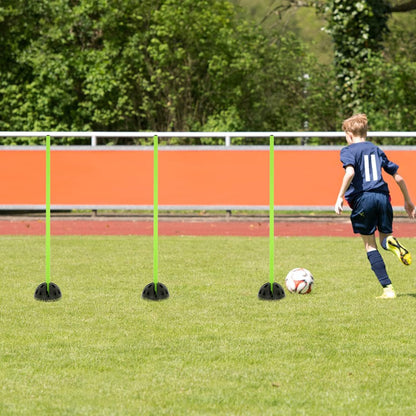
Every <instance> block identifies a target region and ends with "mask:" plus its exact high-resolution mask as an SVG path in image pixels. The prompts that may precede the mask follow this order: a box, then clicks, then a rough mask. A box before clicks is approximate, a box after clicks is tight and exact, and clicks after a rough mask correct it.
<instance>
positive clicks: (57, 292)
mask: <svg viewBox="0 0 416 416" xmlns="http://www.w3.org/2000/svg"><path fill="white" fill-rule="evenodd" d="M61 297H62V293H61V289H59V287H58V285H56V284H55V283H52V282H51V283H49V293H48V286H47V284H46V282H45V283H41V284H40V285H39V286H38V287H37V288H36V291H35V299H36V300H41V301H43V302H54V301H56V300H59V299H60V298H61Z"/></svg>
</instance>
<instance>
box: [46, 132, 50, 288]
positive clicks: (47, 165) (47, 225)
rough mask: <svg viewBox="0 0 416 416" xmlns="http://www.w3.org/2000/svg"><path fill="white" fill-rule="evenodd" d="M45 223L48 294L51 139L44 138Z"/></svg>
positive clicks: (47, 284)
mask: <svg viewBox="0 0 416 416" xmlns="http://www.w3.org/2000/svg"><path fill="white" fill-rule="evenodd" d="M45 195H46V197H45V204H46V223H45V228H46V230H45V263H46V265H45V266H46V267H45V274H46V276H45V281H46V290H47V292H48V294H49V284H50V282H51V137H50V136H46V192H45Z"/></svg>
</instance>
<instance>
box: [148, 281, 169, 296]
mask: <svg viewBox="0 0 416 416" xmlns="http://www.w3.org/2000/svg"><path fill="white" fill-rule="evenodd" d="M168 297H169V291H168V288H167V287H166V286H165V285H164V284H163V283H158V284H157V291H155V284H154V283H149V284H148V285H147V286H146V287H145V288H144V289H143V293H142V298H143V299H147V300H163V299H167V298H168Z"/></svg>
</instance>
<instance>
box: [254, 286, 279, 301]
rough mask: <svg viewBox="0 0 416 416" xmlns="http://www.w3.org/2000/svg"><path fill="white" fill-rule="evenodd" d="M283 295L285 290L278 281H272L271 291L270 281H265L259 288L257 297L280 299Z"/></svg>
mask: <svg viewBox="0 0 416 416" xmlns="http://www.w3.org/2000/svg"><path fill="white" fill-rule="evenodd" d="M284 297H285V291H284V290H283V287H282V286H281V285H279V283H273V293H272V291H271V285H270V283H265V284H264V285H263V286H262V287H261V288H260V290H259V299H263V300H280V299H283V298H284Z"/></svg>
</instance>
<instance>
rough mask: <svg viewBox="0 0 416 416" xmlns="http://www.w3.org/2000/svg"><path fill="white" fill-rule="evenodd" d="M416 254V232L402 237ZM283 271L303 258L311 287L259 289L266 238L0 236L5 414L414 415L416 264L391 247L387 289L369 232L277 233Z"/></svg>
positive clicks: (279, 272) (0, 374) (1, 400)
mask: <svg viewBox="0 0 416 416" xmlns="http://www.w3.org/2000/svg"><path fill="white" fill-rule="evenodd" d="M403 242H404V243H405V244H406V245H407V246H408V247H409V248H410V249H413V251H414V252H416V250H415V249H416V241H415V240H413V239H403ZM275 246H276V260H275V263H276V265H275V267H276V281H277V282H280V283H282V284H283V280H284V276H285V275H286V273H287V272H288V271H289V270H290V269H292V268H294V267H297V266H303V267H307V268H308V269H310V270H311V271H312V273H313V274H314V276H315V281H316V284H315V287H314V290H313V292H312V293H311V294H310V295H303V296H302V295H291V294H287V296H286V298H285V299H283V300H281V301H261V300H259V299H258V298H257V293H258V290H259V288H260V286H261V285H262V284H263V283H265V282H266V281H267V280H268V239H267V238H243V237H233V238H228V237H161V238H160V241H159V253H160V256H159V280H160V282H162V283H164V284H165V285H166V286H167V287H168V289H169V291H170V294H171V297H170V298H169V299H168V300H165V301H161V302H151V301H144V300H142V299H141V292H142V290H143V288H144V286H145V285H146V284H147V283H149V282H151V281H152V279H153V277H152V239H151V238H149V237H69V236H68V237H53V238H52V281H53V282H55V283H57V284H58V285H59V287H60V288H61V290H62V293H63V297H62V299H61V300H60V301H59V302H54V303H44V302H37V301H35V300H34V299H33V294H34V291H35V289H36V287H37V285H38V284H40V283H42V282H43V281H45V276H44V239H43V238H41V237H0V267H1V276H2V293H1V314H0V325H1V327H0V329H1V339H0V346H1V348H0V354H1V367H0V380H1V387H0V414H1V415H2V416H4V415H123V416H124V415H136V416H137V415H175V416H176V415H227V416H228V415H262V416H263V415H392V414H394V415H413V414H414V411H415V408H416V397H415V394H414V374H415V373H416V365H415V361H416V335H415V331H414V313H415V306H416V287H415V283H416V279H415V277H416V274H415V268H414V267H415V265H412V266H410V267H408V268H406V267H405V266H403V265H401V264H400V263H399V261H398V260H397V259H396V258H395V257H394V256H393V255H392V254H390V253H385V254H384V253H383V255H384V258H385V260H386V264H387V268H388V271H389V272H390V276H391V278H392V280H393V283H394V286H395V288H396V291H397V292H398V294H399V296H398V298H397V299H395V300H388V301H381V300H377V299H375V297H376V296H377V295H379V294H380V293H381V290H380V287H379V285H378V283H377V281H376V279H375V277H374V276H373V274H372V272H371V270H370V268H369V266H368V264H367V263H368V262H367V258H366V256H365V253H364V250H363V248H362V243H361V242H360V240H359V239H358V238H324V237H308V238H306V237H305V238H298V237H296V238H295V237H290V238H277V239H276V245H275Z"/></svg>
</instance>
